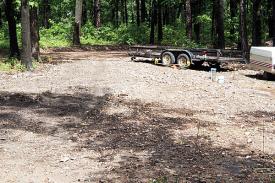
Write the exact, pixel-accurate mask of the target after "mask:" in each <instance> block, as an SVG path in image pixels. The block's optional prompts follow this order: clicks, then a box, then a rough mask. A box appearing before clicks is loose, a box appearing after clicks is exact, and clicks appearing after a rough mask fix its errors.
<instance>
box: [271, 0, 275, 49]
mask: <svg viewBox="0 0 275 183" xmlns="http://www.w3.org/2000/svg"><path fill="white" fill-rule="evenodd" d="M274 22H275V1H274V0H273V1H272V24H271V25H272V26H271V33H272V40H273V46H275V23H274Z"/></svg>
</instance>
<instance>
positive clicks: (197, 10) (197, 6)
mask: <svg viewBox="0 0 275 183" xmlns="http://www.w3.org/2000/svg"><path fill="white" fill-rule="evenodd" d="M192 7H193V8H192V9H194V16H195V17H197V16H199V15H200V13H201V11H202V1H200V0H198V1H195V2H194V3H193V4H192ZM194 33H195V41H196V42H197V43H199V42H200V34H201V23H200V22H196V23H195V24H194Z"/></svg>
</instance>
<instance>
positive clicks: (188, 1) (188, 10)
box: [185, 0, 192, 39]
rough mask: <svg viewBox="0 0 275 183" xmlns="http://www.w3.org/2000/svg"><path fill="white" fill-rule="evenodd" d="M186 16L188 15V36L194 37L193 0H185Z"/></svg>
mask: <svg viewBox="0 0 275 183" xmlns="http://www.w3.org/2000/svg"><path fill="white" fill-rule="evenodd" d="M185 16H186V36H187V38H189V39H192V11H191V0H186V1H185Z"/></svg>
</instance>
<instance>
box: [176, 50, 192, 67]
mask: <svg viewBox="0 0 275 183" xmlns="http://www.w3.org/2000/svg"><path fill="white" fill-rule="evenodd" d="M177 63H178V65H179V66H180V67H183V68H186V69H188V68H189V67H190V66H191V64H192V62H191V60H190V58H189V57H188V56H187V55H186V54H180V55H179V56H178V58H177Z"/></svg>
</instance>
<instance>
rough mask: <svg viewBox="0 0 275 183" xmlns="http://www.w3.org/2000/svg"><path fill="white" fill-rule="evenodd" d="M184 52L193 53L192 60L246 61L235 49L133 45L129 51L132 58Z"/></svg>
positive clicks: (157, 57)
mask: <svg viewBox="0 0 275 183" xmlns="http://www.w3.org/2000/svg"><path fill="white" fill-rule="evenodd" d="M165 51H166V52H172V53H176V52H179V53H180V52H183V51H187V52H190V53H191V55H192V56H191V60H192V62H202V61H205V62H211V63H218V64H221V63H224V62H246V60H245V59H244V58H243V55H242V52H241V51H239V50H233V49H226V50H221V49H204V48H193V49H184V48H180V47H170V46H132V47H131V49H130V52H129V56H131V57H132V59H135V58H137V57H141V58H150V59H159V60H161V55H162V53H163V52H165Z"/></svg>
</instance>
